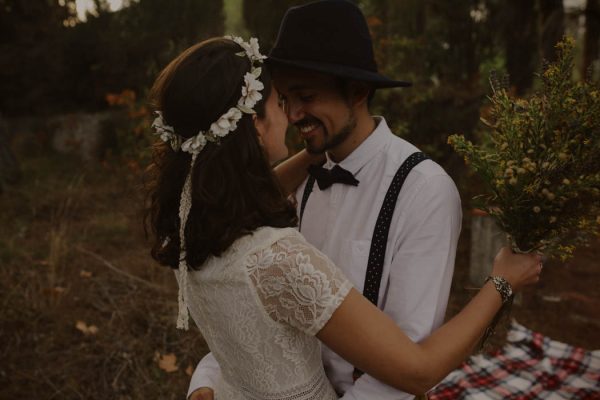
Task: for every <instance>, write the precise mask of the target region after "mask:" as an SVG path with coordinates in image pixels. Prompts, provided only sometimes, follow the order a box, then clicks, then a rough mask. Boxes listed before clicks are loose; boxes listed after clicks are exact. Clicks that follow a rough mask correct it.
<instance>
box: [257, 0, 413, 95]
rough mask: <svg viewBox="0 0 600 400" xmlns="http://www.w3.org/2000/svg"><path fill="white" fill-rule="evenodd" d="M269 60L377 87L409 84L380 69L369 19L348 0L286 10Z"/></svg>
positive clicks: (326, 0) (324, 2)
mask: <svg viewBox="0 0 600 400" xmlns="http://www.w3.org/2000/svg"><path fill="white" fill-rule="evenodd" d="M267 62H268V63H270V64H273V65H285V66H290V67H296V68H301V69H308V70H312V71H317V72H323V73H327V74H331V75H335V76H339V77H342V78H349V79H354V80H357V81H362V82H367V83H369V84H370V85H371V86H373V87H374V88H391V87H403V86H410V85H411V83H410V82H404V81H395V80H393V79H390V78H387V77H385V76H383V75H381V74H379V73H378V72H377V63H376V62H375V56H374V54H373V44H372V42H371V35H370V34H369V28H368V26H367V21H366V20H365V17H364V15H363V14H362V12H361V11H360V9H359V8H358V7H357V6H356V5H355V4H353V3H351V2H349V1H346V0H322V1H315V2H313V3H309V4H306V5H302V6H297V7H292V8H290V9H289V10H287V12H286V13H285V15H284V17H283V20H282V21H281V26H280V27H279V34H278V35H277V41H276V42H275V46H274V47H273V50H271V53H270V54H269V57H268V59H267Z"/></svg>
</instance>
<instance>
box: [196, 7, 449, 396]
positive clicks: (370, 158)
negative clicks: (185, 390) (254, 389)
mask: <svg viewBox="0 0 600 400" xmlns="http://www.w3.org/2000/svg"><path fill="white" fill-rule="evenodd" d="M268 62H269V63H270V65H271V66H272V69H273V78H274V82H275V86H276V88H277V90H278V91H279V92H280V95H281V96H282V99H283V101H284V102H285V105H286V109H287V110H286V111H287V115H288V119H289V122H290V123H291V124H293V125H295V126H296V127H297V128H298V130H299V132H300V135H301V136H302V137H303V139H304V140H305V142H306V148H307V150H308V151H309V152H310V153H323V152H326V156H327V159H326V162H325V164H324V165H323V167H324V169H323V168H321V167H317V166H313V167H311V168H310V172H311V176H310V177H309V178H308V179H307V180H306V181H305V182H304V183H303V184H302V185H301V186H300V187H299V189H298V190H297V193H296V195H297V199H298V204H299V206H298V207H299V217H300V227H299V228H300V231H301V232H302V233H303V234H304V236H305V237H306V239H307V240H308V241H309V242H310V243H311V244H313V245H314V246H316V247H317V248H318V249H320V250H321V251H323V252H324V253H325V254H327V255H328V256H329V257H330V258H331V259H332V260H333V261H334V263H335V264H336V265H337V266H338V267H340V268H341V269H342V270H343V271H344V273H345V274H346V276H347V277H348V278H349V279H350V280H351V281H352V282H353V284H354V285H355V287H356V288H358V289H359V290H363V295H365V296H366V297H367V298H369V299H370V300H371V301H372V302H373V303H376V304H377V306H378V307H379V308H381V309H382V310H383V311H384V312H385V313H387V314H388V315H389V316H390V317H391V318H392V319H393V320H394V321H395V322H396V323H397V324H398V325H399V326H400V327H401V328H402V329H403V330H404V332H406V334H407V335H408V336H410V337H411V338H412V339H413V340H417V341H418V340H421V339H423V338H424V337H426V336H427V335H429V333H430V332H431V331H432V330H433V329H435V328H436V327H437V326H439V325H440V324H441V323H442V322H443V318H444V314H445V311H446V305H447V301H448V295H449V290H450V283H451V280H452V273H453V265H454V257H455V252H456V244H457V241H458V236H459V232H460V225H461V207H460V198H459V195H458V192H457V190H456V187H455V185H454V183H453V181H452V180H451V179H450V177H449V176H448V175H447V174H446V173H445V172H444V171H443V169H442V168H441V167H440V166H439V165H437V164H435V163H434V162H433V161H431V160H428V159H424V157H423V156H422V153H419V151H418V149H417V148H416V147H414V146H413V145H411V144H410V143H408V142H406V141H405V140H403V139H401V138H398V137H396V136H395V135H393V134H392V132H391V131H390V130H389V128H388V126H387V124H386V122H385V119H383V118H381V117H373V116H371V115H370V113H369V110H368V102H369V99H370V97H371V96H372V93H373V91H374V90H375V89H383V88H391V87H400V86H408V85H409V84H408V83H406V82H402V81H394V80H391V79H388V78H386V77H384V76H382V75H380V74H378V73H377V67H376V64H375V61H374V57H373V50H372V44H371V38H370V36H369V32H368V28H367V25H366V22H365V19H364V16H363V15H362V13H361V12H360V10H359V9H358V8H357V7H356V6H355V5H353V4H352V3H350V2H347V1H344V0H324V1H320V2H315V3H310V4H307V5H305V6H300V7H294V8H291V9H289V10H288V12H287V13H286V15H285V17H284V19H283V21H282V24H281V27H280V31H279V36H278V39H277V42H276V44H275V47H274V48H273V50H272V52H271V54H270V56H269V60H268ZM414 153H416V154H414ZM315 183H316V184H315ZM357 345H360V343H357ZM323 362H324V364H325V370H326V372H327V374H328V377H329V379H330V381H331V382H332V384H333V386H334V387H335V389H336V390H337V391H338V393H339V394H340V395H343V397H342V398H343V399H365V400H366V399H411V398H413V396H412V395H409V394H407V393H402V392H399V391H397V390H396V389H393V388H391V387H389V386H387V385H385V384H383V383H381V382H379V381H377V380H375V379H374V378H372V377H370V376H368V375H364V374H362V373H361V372H360V371H358V370H356V369H355V368H354V367H353V366H352V365H350V364H349V363H347V362H346V361H345V360H343V359H342V358H341V357H339V356H338V355H337V354H335V353H334V352H332V351H331V350H329V349H328V348H324V349H323ZM218 374H219V371H218V364H217V363H216V361H215V360H214V358H212V356H211V355H210V354H209V355H208V356H207V357H205V358H204V359H203V360H202V361H201V362H200V364H199V365H198V367H197V369H196V371H195V373H194V376H193V377H192V382H191V385H190V391H189V393H192V392H194V390H195V389H196V388H201V387H203V388H202V389H200V390H198V391H197V392H194V395H193V396H192V397H191V398H194V399H201V398H212V395H211V390H210V389H208V388H210V387H211V386H212V385H213V383H214V379H216V378H217V377H218ZM203 393H207V394H208V396H204V397H201V395H202V394H203ZM196 395H198V397H195V396H196Z"/></svg>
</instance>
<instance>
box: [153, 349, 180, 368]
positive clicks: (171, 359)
mask: <svg viewBox="0 0 600 400" xmlns="http://www.w3.org/2000/svg"><path fill="white" fill-rule="evenodd" d="M157 358H158V367H159V368H160V369H162V370H163V371H165V372H175V371H177V370H178V369H179V368H178V367H177V365H176V364H177V357H176V356H175V354H173V353H169V354H165V355H160V354H158V353H155V359H157Z"/></svg>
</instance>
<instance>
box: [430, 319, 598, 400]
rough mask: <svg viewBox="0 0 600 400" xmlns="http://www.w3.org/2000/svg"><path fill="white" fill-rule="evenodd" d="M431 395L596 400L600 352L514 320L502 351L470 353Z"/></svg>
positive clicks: (449, 399)
mask: <svg viewBox="0 0 600 400" xmlns="http://www.w3.org/2000/svg"><path fill="white" fill-rule="evenodd" d="M429 399H430V400H454V399H469V400H484V399H485V400H488V399H503V400H533V399H548V400H561V399H565V400H566V399H568V400H592V399H600V350H596V351H585V350H583V349H581V348H578V347H573V346H570V345H568V344H565V343H560V342H557V341H554V340H550V339H549V338H547V337H544V336H542V335H541V334H540V333H537V332H532V331H530V330H529V329H527V328H525V327H524V326H522V325H519V324H518V323H516V322H515V321H513V323H512V324H511V327H510V331H509V333H508V343H507V344H506V345H505V346H504V347H503V349H502V350H501V351H499V352H497V353H495V354H493V355H476V356H472V357H471V358H470V359H469V360H468V361H467V362H465V363H463V364H462V366H461V367H460V368H459V369H457V370H455V371H453V372H452V373H450V375H448V376H447V377H446V379H445V380H444V381H443V382H442V383H440V384H439V385H438V386H437V387H436V388H435V389H433V391H431V392H430V393H429Z"/></svg>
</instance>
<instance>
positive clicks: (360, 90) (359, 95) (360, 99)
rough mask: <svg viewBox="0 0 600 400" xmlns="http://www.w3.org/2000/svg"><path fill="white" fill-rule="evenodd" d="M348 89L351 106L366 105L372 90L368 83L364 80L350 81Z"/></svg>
mask: <svg viewBox="0 0 600 400" xmlns="http://www.w3.org/2000/svg"><path fill="white" fill-rule="evenodd" d="M348 89H349V90H348V93H349V94H350V101H351V103H352V106H360V105H362V104H365V105H367V103H368V102H369V95H370V94H371V91H372V89H371V87H370V86H369V85H367V84H366V83H364V82H357V81H352V82H350V84H349V87H348Z"/></svg>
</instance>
